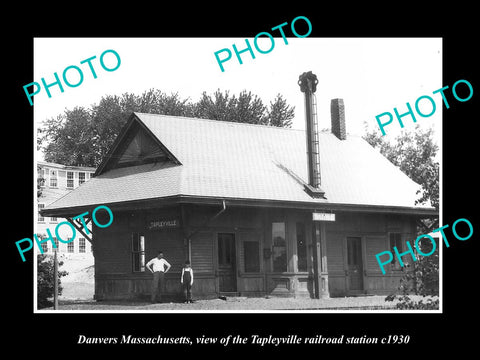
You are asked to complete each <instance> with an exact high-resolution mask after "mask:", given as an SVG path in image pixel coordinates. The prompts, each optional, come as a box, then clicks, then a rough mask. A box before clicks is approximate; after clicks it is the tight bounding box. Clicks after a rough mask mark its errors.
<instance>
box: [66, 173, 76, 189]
mask: <svg viewBox="0 0 480 360" xmlns="http://www.w3.org/2000/svg"><path fill="white" fill-rule="evenodd" d="M70 174H71V178H70V177H69V175H70ZM66 179H67V189H73V188H74V187H75V173H74V172H73V171H68V170H67V175H66ZM70 184H71V185H70Z"/></svg>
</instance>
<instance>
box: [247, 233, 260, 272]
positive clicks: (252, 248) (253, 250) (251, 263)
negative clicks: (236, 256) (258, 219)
mask: <svg viewBox="0 0 480 360" xmlns="http://www.w3.org/2000/svg"><path fill="white" fill-rule="evenodd" d="M259 251H260V250H259V245H258V241H244V242H243V255H244V263H245V272H259V271H260V255H259Z"/></svg>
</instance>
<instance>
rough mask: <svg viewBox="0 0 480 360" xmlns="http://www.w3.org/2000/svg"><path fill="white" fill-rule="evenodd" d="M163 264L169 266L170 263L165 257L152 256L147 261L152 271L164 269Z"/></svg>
mask: <svg viewBox="0 0 480 360" xmlns="http://www.w3.org/2000/svg"><path fill="white" fill-rule="evenodd" d="M165 266H167V267H170V264H169V263H168V261H167V260H165V259H163V258H162V259H159V258H153V259H152V260H150V261H149V262H148V263H147V267H148V268H151V269H152V270H153V272H156V271H162V272H164V271H165Z"/></svg>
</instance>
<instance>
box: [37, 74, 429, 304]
mask: <svg viewBox="0 0 480 360" xmlns="http://www.w3.org/2000/svg"><path fill="white" fill-rule="evenodd" d="M299 85H300V89H301V91H302V92H303V93H304V97H305V109H306V111H305V112H306V116H305V117H306V130H294V129H286V128H277V127H270V126H261V125H251V124H246V123H235V122H226V121H214V120H206V119H197V118H186V117H177V116H166V115H156V114H144V113H132V114H131V116H130V118H129V121H128V122H127V123H126V125H125V126H124V128H123V129H122V131H121V133H120V134H119V135H118V137H117V138H116V140H115V142H114V143H113V145H112V146H111V148H110V150H109V152H108V153H107V154H106V156H105V157H104V158H103V160H102V162H101V163H100V165H99V166H98V168H97V169H96V172H95V175H94V177H93V178H92V179H91V180H90V181H88V182H86V183H84V184H82V185H81V186H80V187H78V188H77V189H75V190H73V191H72V192H70V193H68V194H67V195H65V196H64V197H62V198H61V199H59V200H57V201H56V202H54V203H52V204H51V205H49V206H48V207H46V208H44V209H43V210H42V211H41V214H42V215H43V216H57V217H64V218H67V219H70V220H69V221H71V222H72V224H74V225H75V226H76V227H77V229H79V230H81V229H82V227H81V226H80V225H81V224H79V223H77V221H76V220H72V218H74V217H75V216H77V215H78V214H81V213H84V212H86V211H88V212H89V214H91V213H92V210H93V209H94V208H96V207H97V206H99V205H105V206H108V207H109V208H110V209H111V210H112V213H113V215H114V219H113V223H112V224H111V225H110V226H109V227H107V228H101V227H98V226H96V225H95V224H94V223H92V224H91V225H92V231H91V234H90V235H87V234H84V236H85V237H86V238H87V239H88V240H89V241H91V242H92V249H93V254H94V257H95V295H94V297H95V299H97V300H106V299H132V298H142V297H146V296H149V294H150V288H151V279H152V275H151V273H150V272H149V271H148V270H147V269H146V268H145V264H146V263H147V262H148V261H149V260H150V259H152V258H153V257H155V256H156V255H157V252H158V251H159V250H162V251H163V253H164V257H165V258H166V260H167V261H168V262H169V263H170V264H171V265H172V267H171V269H170V271H169V272H168V273H166V274H165V287H166V296H171V297H172V298H175V297H180V296H181V293H182V288H181V284H180V274H181V270H182V266H183V264H184V263H185V260H187V259H188V260H190V261H191V264H192V268H193V270H194V274H195V276H194V279H195V280H194V284H193V288H192V292H193V294H194V296H195V297H196V298H212V297H217V296H220V295H226V296H229V295H230V296H236V295H239V296H267V295H268V296H290V297H311V298H324V297H329V296H332V297H334V296H352V295H360V294H387V293H390V292H391V291H392V290H394V289H396V288H397V287H398V284H399V280H400V278H401V277H402V275H403V271H404V270H403V268H401V267H400V266H399V264H398V263H395V262H392V263H391V264H388V265H387V266H386V274H385V275H383V274H382V272H381V270H380V268H379V266H378V263H377V261H376V258H375V254H377V253H379V252H381V251H385V250H391V249H392V247H393V246H397V248H398V249H399V250H401V249H404V247H405V241H407V240H411V239H414V238H415V237H416V222H417V221H418V220H419V219H421V218H425V217H435V216H438V214H437V212H436V211H435V209H433V208H431V207H428V206H422V205H415V200H416V199H417V198H418V194H417V190H418V189H420V186H419V185H418V184H416V183H415V182H413V181H412V180H411V179H409V178H408V177H407V176H406V175H404V174H403V173H402V172H401V171H400V170H399V169H398V168H397V167H395V166H394V165H393V164H391V163H390V162H389V161H388V160H387V159H386V158H384V157H383V156H382V155H381V154H380V153H379V152H378V151H376V150H375V149H374V148H373V147H371V146H370V145H369V144H368V143H367V142H366V141H365V140H363V139H362V138H361V137H357V136H351V135H347V132H346V126H345V111H344V104H343V101H342V100H341V99H334V100H332V101H331V114H332V117H331V125H332V128H331V131H329V132H318V130H317V118H316V115H315V114H316V111H315V106H316V105H315V103H314V92H315V90H316V85H317V80H316V77H315V75H313V74H312V73H311V72H309V73H304V74H302V76H300V79H299ZM299 96H301V94H300V92H299ZM87 221H88V219H87ZM99 222H100V223H102V220H101V219H99Z"/></svg>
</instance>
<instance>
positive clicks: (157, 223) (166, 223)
mask: <svg viewBox="0 0 480 360" xmlns="http://www.w3.org/2000/svg"><path fill="white" fill-rule="evenodd" d="M179 226H180V220H179V219H159V220H151V221H149V222H148V224H147V228H148V230H161V229H174V228H178V227H179Z"/></svg>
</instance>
